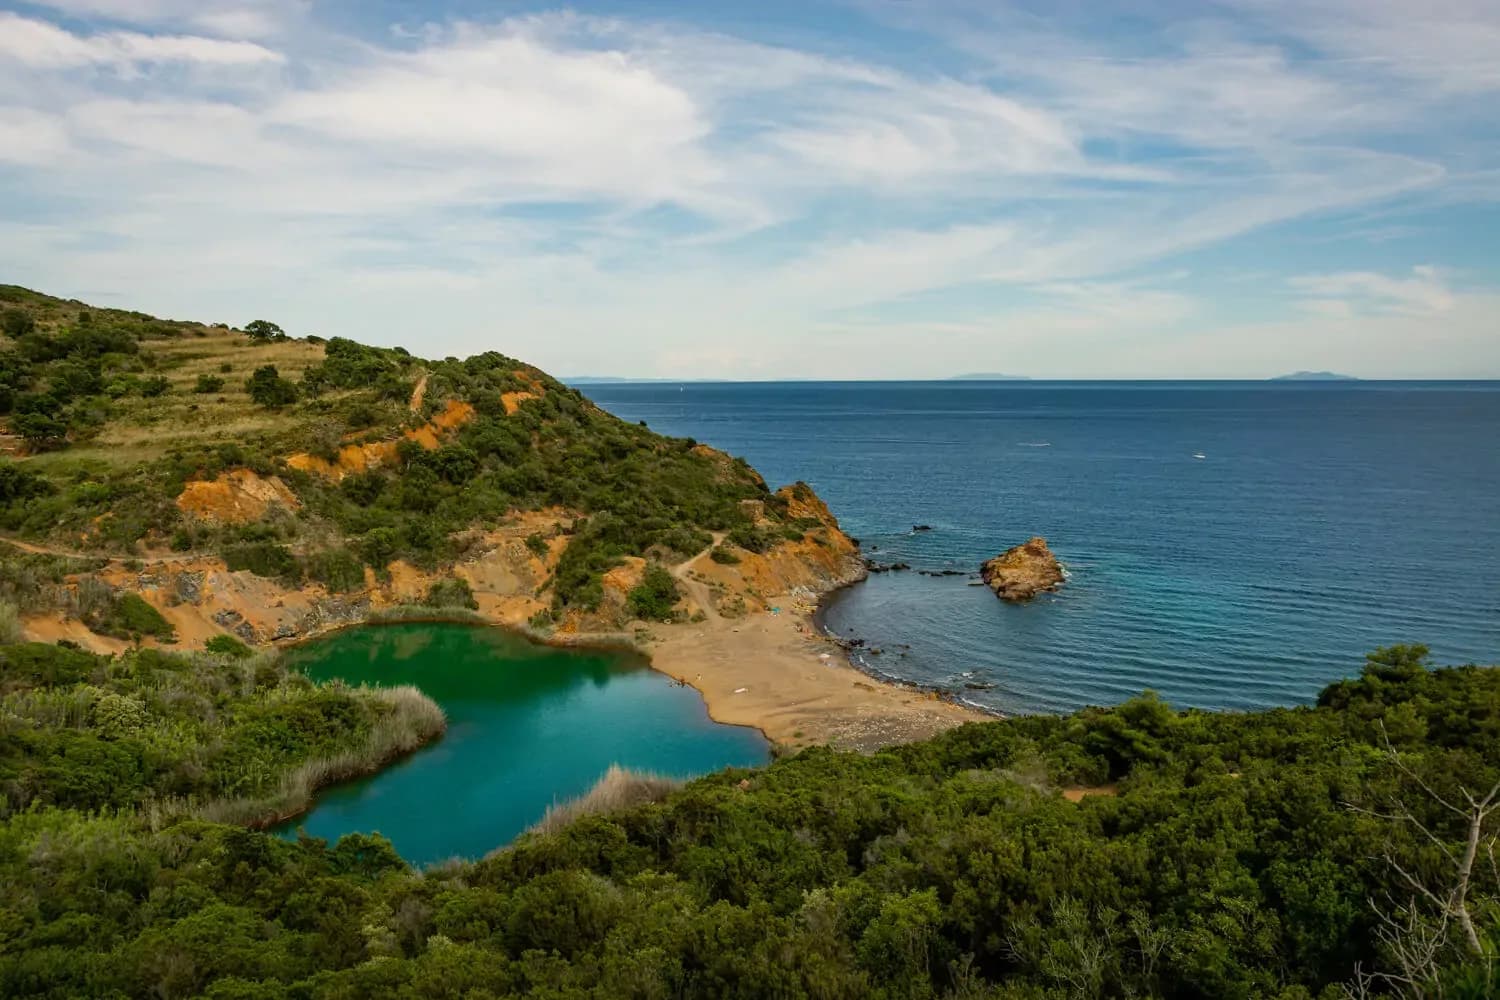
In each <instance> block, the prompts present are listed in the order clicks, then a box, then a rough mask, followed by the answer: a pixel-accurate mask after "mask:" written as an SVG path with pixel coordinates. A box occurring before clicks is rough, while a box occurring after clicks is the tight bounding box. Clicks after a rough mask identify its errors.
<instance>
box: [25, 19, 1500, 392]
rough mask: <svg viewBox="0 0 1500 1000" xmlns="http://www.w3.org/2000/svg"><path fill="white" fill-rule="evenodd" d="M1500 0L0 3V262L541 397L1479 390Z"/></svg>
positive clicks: (1487, 363) (184, 315) (1499, 191)
mask: <svg viewBox="0 0 1500 1000" xmlns="http://www.w3.org/2000/svg"><path fill="white" fill-rule="evenodd" d="M1496 108H1500V2H1497V0H1425V2H1423V3H1421V4H1416V3H1411V2H1409V0H1218V2H1212V0H1194V2H1166V0H1162V2H1156V0H1138V2H1134V3H1128V4H1126V3H1118V4H1116V3H1108V2H1105V0H1089V2H1082V0H1072V2H1070V0H1054V2H1050V3H1034V4H1033V3H1021V2H1016V3H1011V2H1008V0H758V2H754V3H750V2H744V3H707V2H695V3H688V2H667V0H657V2H635V3H604V2H596V3H580V4H578V5H575V6H571V7H553V6H548V5H544V4H533V3H526V2H505V0H490V2H477V0H426V2H417V0H358V2H356V0H326V2H325V0H316V2H309V0H228V2H215V0H34V2H16V0H0V281H3V282H7V283H14V284H21V285H25V286H28V287H32V288H36V289H39V290H42V291H46V292H49V293H52V294H57V295H63V296H67V297H73V298H78V299H82V300H84V301H88V302H91V303H94V304H97V305H105V306H117V307H121V308H132V309H140V310H142V311H146V312H150V313H153V314H157V315H165V316H170V317H173V318H177V319H196V320H201V321H204V322H221V321H222V322H228V323H231V324H235V325H243V324H244V323H247V322H249V321H250V320H253V319H257V318H265V319H270V320H272V321H274V322H277V323H280V324H281V325H282V326H284V327H285V328H286V329H287V330H288V332H291V333H293V334H297V335H303V334H309V333H317V334H321V335H323V336H336V335H338V336H348V337H353V338H355V339H358V340H362V341H365V342H367V343H374V344H385V345H401V346H404V347H406V348H408V349H410V350H412V351H413V352H414V353H417V354H419V355H423V356H428V357H435V356H445V355H457V356H462V355H466V354H470V353H474V352H477V351H482V350H499V351H502V352H504V353H507V354H510V355H512V356H515V357H519V358H522V359H524V360H526V361H529V362H532V363H534V364H537V365H539V366H541V367H542V368H545V369H547V370H548V371H551V372H553V373H554V374H558V375H563V376H579V375H614V376H642V377H666V378H678V377H681V378H689V377H709V378H725V377H728V378H740V379H767V378H789V377H798V378H817V377H822V378H929V377H942V376H945V375H951V374H957V373H968V372H1005V373H1012V374H1020V375H1029V376H1032V377H1037V378H1169V377H1200V378H1220V377H1228V378H1235V377H1247V378H1256V377H1263V376H1269V375H1275V374H1279V373H1283V372H1288V371H1294V370H1298V369H1328V370H1333V371H1339V372H1345V373H1349V374H1354V375H1358V376H1364V377H1371V378H1381V377H1412V378H1497V377H1500V113H1497V111H1496V110H1495V109H1496Z"/></svg>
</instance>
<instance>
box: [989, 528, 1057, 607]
mask: <svg viewBox="0 0 1500 1000" xmlns="http://www.w3.org/2000/svg"><path fill="white" fill-rule="evenodd" d="M979 576H980V578H981V579H983V580H984V582H985V583H987V584H989V587H990V589H991V590H993V591H994V592H995V596H996V597H998V598H1000V599H1001V600H1005V601H1028V600H1030V599H1031V598H1033V597H1035V596H1036V595H1037V594H1039V593H1041V592H1042V591H1044V590H1056V589H1057V588H1058V586H1060V585H1061V584H1062V582H1063V580H1064V577H1063V571H1062V564H1061V563H1059V562H1058V561H1057V557H1056V556H1054V555H1053V554H1052V550H1051V549H1049V548H1047V540H1046V539H1045V538H1033V539H1031V540H1030V541H1029V542H1026V543H1025V544H1024V545H1017V546H1016V547H1015V548H1011V549H1006V550H1005V551H1004V552H1002V553H1000V554H999V555H998V556H996V557H995V558H993V559H991V560H990V561H989V562H987V563H985V564H984V565H983V566H981V567H980V568H979Z"/></svg>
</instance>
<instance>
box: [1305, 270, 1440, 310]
mask: <svg viewBox="0 0 1500 1000" xmlns="http://www.w3.org/2000/svg"><path fill="white" fill-rule="evenodd" d="M1290 283H1291V286H1292V288H1294V289H1295V290H1296V291H1297V292H1298V293H1300V294H1302V295H1305V296H1307V299H1306V301H1305V302H1304V305H1305V306H1306V307H1307V308H1308V309H1310V310H1311V311H1313V312H1315V313H1319V314H1321V315H1329V316H1340V317H1343V316H1355V315H1359V314H1362V313H1402V314H1404V315H1408V316H1422V315H1431V314H1434V313H1444V312H1447V311H1449V310H1450V309H1452V308H1453V306H1454V303H1455V301H1456V297H1455V295H1454V293H1453V290H1452V289H1451V288H1449V287H1448V282H1447V280H1446V279H1445V278H1444V276H1443V275H1442V274H1441V273H1440V272H1439V271H1438V269H1437V268H1435V267H1432V266H1430V265H1426V264H1420V265H1417V266H1416V267H1413V268H1412V269H1411V271H1410V276H1409V277H1392V276H1390V275H1386V274H1378V273H1375V272H1372V271H1341V272H1338V273H1334V274H1308V275H1301V276H1299V277H1295V278H1292V279H1291V282H1290Z"/></svg>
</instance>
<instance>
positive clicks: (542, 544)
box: [526, 531, 547, 559]
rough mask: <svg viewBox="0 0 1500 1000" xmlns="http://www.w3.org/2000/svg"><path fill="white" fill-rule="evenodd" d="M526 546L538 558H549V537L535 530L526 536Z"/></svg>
mask: <svg viewBox="0 0 1500 1000" xmlns="http://www.w3.org/2000/svg"><path fill="white" fill-rule="evenodd" d="M526 548H527V549H528V550H529V551H530V552H531V554H532V555H534V556H536V557H537V558H538V559H545V558H547V539H545V538H543V537H542V536H541V535H540V534H539V533H537V532H535V531H533V532H532V533H531V534H529V535H527V536H526Z"/></svg>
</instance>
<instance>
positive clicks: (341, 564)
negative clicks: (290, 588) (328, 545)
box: [307, 548, 365, 594]
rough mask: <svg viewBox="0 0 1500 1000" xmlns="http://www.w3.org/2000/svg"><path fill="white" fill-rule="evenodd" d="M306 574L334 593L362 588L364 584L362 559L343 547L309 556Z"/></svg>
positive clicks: (349, 591) (343, 592) (344, 592)
mask: <svg viewBox="0 0 1500 1000" xmlns="http://www.w3.org/2000/svg"><path fill="white" fill-rule="evenodd" d="M307 575H308V577H309V578H311V579H313V580H316V581H317V582H319V583H321V584H323V586H325V587H327V588H328V590H329V592H330V593H335V594H347V593H351V592H353V591H356V590H363V589H364V586H365V564H364V561H363V560H362V559H360V558H359V556H357V555H355V554H354V553H353V552H351V551H350V550H348V549H343V548H339V549H328V550H325V551H323V552H318V553H316V554H314V555H312V556H309V557H308V559H307Z"/></svg>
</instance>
